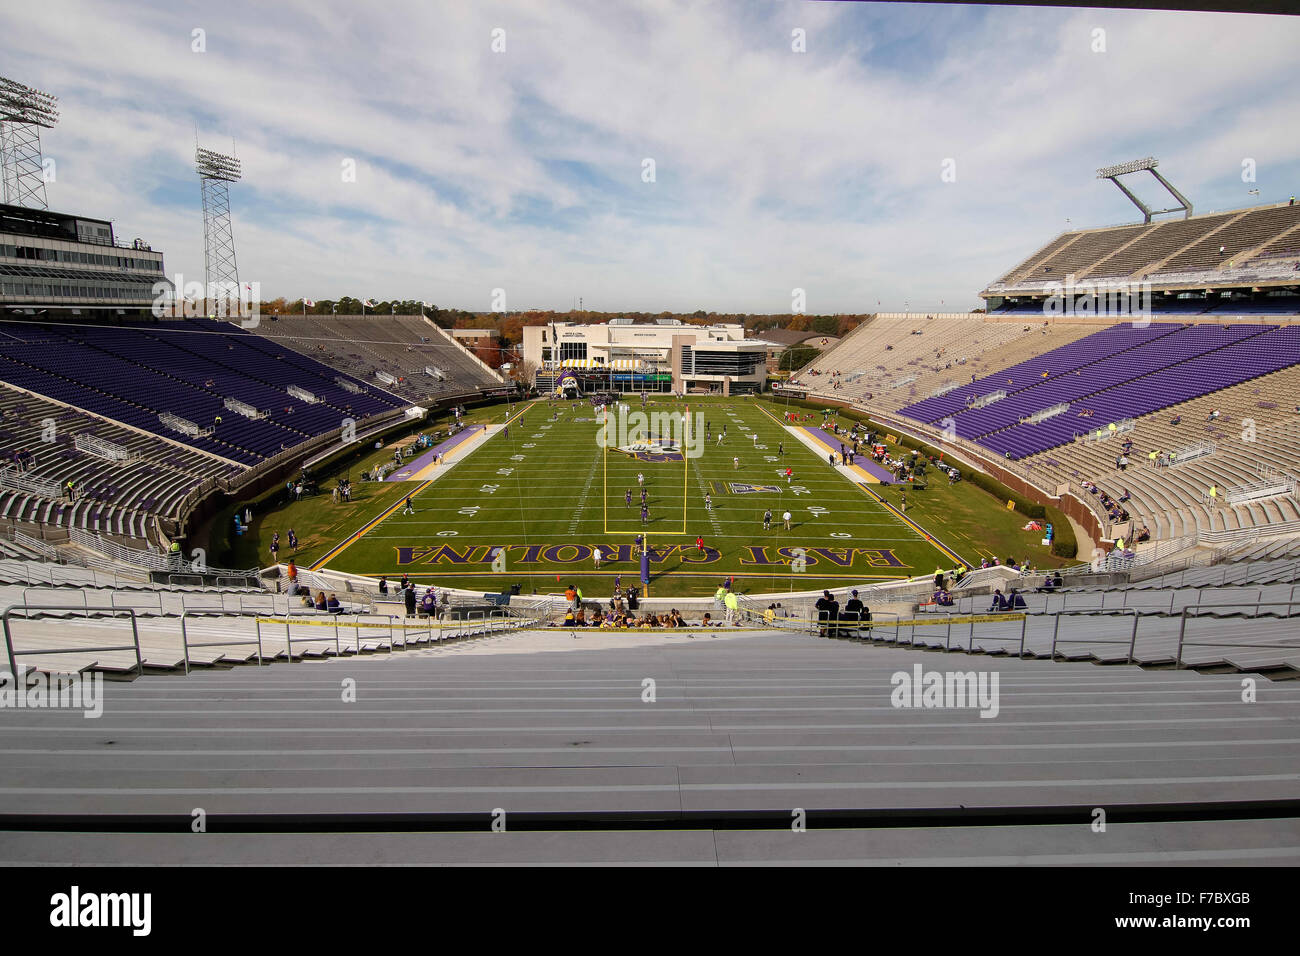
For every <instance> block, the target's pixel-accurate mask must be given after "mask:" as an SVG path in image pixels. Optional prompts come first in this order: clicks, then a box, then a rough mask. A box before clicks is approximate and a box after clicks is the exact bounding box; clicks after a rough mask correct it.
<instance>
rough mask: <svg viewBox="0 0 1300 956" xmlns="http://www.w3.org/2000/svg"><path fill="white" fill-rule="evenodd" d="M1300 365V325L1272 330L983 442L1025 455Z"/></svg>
mask: <svg viewBox="0 0 1300 956" xmlns="http://www.w3.org/2000/svg"><path fill="white" fill-rule="evenodd" d="M1251 328H1253V329H1255V330H1256V331H1258V329H1259V327H1258V326H1252V327H1251ZM1296 364H1300V326H1287V327H1285V328H1280V329H1272V330H1270V331H1266V332H1264V333H1262V334H1258V335H1253V336H1250V337H1243V338H1241V339H1240V340H1239V341H1238V342H1236V343H1235V344H1232V345H1228V346H1226V347H1224V348H1222V349H1218V350H1216V351H1213V352H1207V353H1205V354H1203V355H1200V356H1197V357H1195V358H1192V359H1190V360H1187V361H1182V362H1180V363H1179V364H1177V365H1170V366H1169V367H1167V368H1163V369H1160V370H1158V371H1156V372H1153V373H1152V374H1150V375H1146V376H1144V377H1142V378H1139V379H1135V380H1133V381H1129V382H1125V383H1124V384H1122V385H1118V386H1116V387H1114V388H1110V389H1107V390H1105V391H1103V392H1098V393H1097V394H1095V395H1090V396H1088V397H1087V399H1085V400H1083V401H1080V402H1077V403H1075V404H1073V405H1071V407H1070V411H1068V412H1066V413H1065V414H1064V415H1061V416H1059V417H1057V418H1049V419H1048V420H1047V421H1045V422H1040V423H1038V424H1036V425H1017V426H1015V427H1012V428H1007V429H1005V430H1003V431H999V432H995V433H994V434H992V435H987V436H985V437H984V438H981V439H980V442H979V443H980V444H981V445H983V446H984V447H986V448H988V449H990V450H992V451H995V452H998V453H999V454H1008V453H1009V454H1010V455H1011V456H1012V457H1013V458H1023V457H1025V456H1026V455H1032V454H1035V453H1037V452H1040V451H1044V450H1046V449H1048V448H1055V447H1056V446H1057V445H1063V444H1065V443H1066V442H1070V441H1073V440H1074V437H1075V435H1076V434H1084V433H1086V432H1088V431H1096V430H1097V429H1098V428H1105V427H1106V425H1107V424H1109V423H1110V422H1114V421H1117V420H1119V419H1123V418H1135V417H1137V416H1138V415H1147V414H1150V413H1151V412H1157V411H1159V410H1160V409H1162V408H1168V407H1169V406H1171V405H1176V404H1178V403H1179V402H1185V401H1188V400H1190V399H1193V398H1198V397H1200V396H1201V395H1206V394H1209V393H1210V392H1216V391H1218V390H1219V389H1222V388H1228V387H1230V386H1233V385H1239V384H1241V383H1242V382H1246V381H1249V380H1250V379H1252V378H1257V377H1258V376H1260V375H1267V374H1268V373H1270V372H1277V371H1280V370H1281V369H1284V368H1289V367H1290V366H1292V365H1296ZM1084 408H1086V409H1090V410H1091V411H1092V412H1093V415H1092V416H1091V417H1089V418H1079V417H1078V412H1079V410H1081V409H1084ZM1117 454H1118V452H1117Z"/></svg>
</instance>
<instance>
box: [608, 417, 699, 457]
mask: <svg viewBox="0 0 1300 956" xmlns="http://www.w3.org/2000/svg"><path fill="white" fill-rule="evenodd" d="M596 444H597V445H599V446H600V447H601V448H614V449H617V450H618V451H621V452H623V453H624V454H625V455H631V456H632V457H634V458H638V459H640V460H641V461H682V460H683V458H684V457H685V458H699V457H701V456H702V455H703V454H704V416H703V415H702V414H701V413H699V412H696V413H695V419H694V420H693V421H692V420H691V419H690V412H689V411H688V412H686V413H685V414H682V413H679V412H651V413H649V414H646V413H645V412H630V411H628V410H627V407H626V406H624V405H620V406H619V407H618V410H617V411H610V409H609V407H608V406H606V409H605V414H604V417H603V419H602V424H601V426H600V429H599V431H597V433H596ZM645 455H649V456H651V457H648V458H647V457H643V456H645ZM661 456H663V457H661Z"/></svg>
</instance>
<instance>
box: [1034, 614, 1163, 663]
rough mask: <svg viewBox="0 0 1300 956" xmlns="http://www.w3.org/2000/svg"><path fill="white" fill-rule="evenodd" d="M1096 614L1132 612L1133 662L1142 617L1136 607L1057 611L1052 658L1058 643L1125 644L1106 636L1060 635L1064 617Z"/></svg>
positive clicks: (1130, 657)
mask: <svg viewBox="0 0 1300 956" xmlns="http://www.w3.org/2000/svg"><path fill="white" fill-rule="evenodd" d="M1096 614H1120V615H1126V614H1132V615H1133V631H1132V633H1131V634H1130V635H1129V640H1128V663H1130V664H1132V663H1133V654H1134V649H1135V648H1136V647H1137V633H1138V621H1139V620H1140V618H1141V612H1140V611H1138V609H1137V608H1135V607H1130V608H1120V609H1112V610H1109V611H1103V610H1101V609H1100V608H1095V609H1086V608H1084V609H1080V610H1077V611H1065V610H1061V611H1057V612H1055V614H1053V615H1052V616H1053V617H1054V618H1055V619H1056V620H1055V621H1054V622H1053V623H1052V660H1056V645H1057V644H1058V643H1060V644H1123V643H1124V642H1123V641H1112V640H1107V639H1106V638H1096V637H1090V638H1083V637H1076V638H1063V637H1061V636H1060V634H1061V618H1062V617H1076V616H1077V617H1082V616H1084V615H1096ZM1021 647H1022V650H1021V656H1022V657H1023V656H1024V652H1023V645H1022V646H1021Z"/></svg>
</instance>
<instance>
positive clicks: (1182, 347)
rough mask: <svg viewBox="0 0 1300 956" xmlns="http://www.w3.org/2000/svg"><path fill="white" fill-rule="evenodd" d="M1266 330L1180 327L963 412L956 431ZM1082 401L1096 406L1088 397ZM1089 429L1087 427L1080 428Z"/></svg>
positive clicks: (1001, 422) (993, 426)
mask: <svg viewBox="0 0 1300 956" xmlns="http://www.w3.org/2000/svg"><path fill="white" fill-rule="evenodd" d="M1263 331H1264V327H1263V326H1258V325H1254V326H1223V325H1195V326H1189V327H1187V328H1183V329H1179V330H1178V331H1176V332H1174V333H1172V334H1170V335H1164V336H1161V337H1160V338H1158V339H1155V340H1152V341H1149V342H1145V343H1143V344H1142V345H1139V346H1135V347H1134V348H1131V349H1125V350H1124V351H1122V352H1117V353H1115V354H1114V355H1111V356H1108V357H1107V358H1106V359H1104V360H1103V361H1100V362H1094V363H1092V364H1090V365H1085V366H1083V367H1081V368H1078V369H1075V370H1074V371H1073V372H1070V373H1067V374H1065V375H1057V376H1055V377H1052V378H1047V379H1043V380H1042V381H1041V382H1040V384H1038V385H1032V386H1030V387H1029V388H1025V389H1021V390H1020V391H1018V392H1015V393H1013V394H1009V395H1008V396H1007V397H1006V398H1004V399H1002V400H1001V401H999V402H994V403H993V404H992V405H989V406H987V407H985V408H975V409H971V410H969V411H965V412H961V413H959V414H958V415H957V416H956V419H955V420H956V431H957V435H958V437H960V438H969V439H976V438H981V437H983V436H984V435H988V434H990V433H991V432H995V431H999V430H1000V429H1003V428H1010V427H1011V426H1013V425H1015V424H1017V423H1018V422H1019V421H1020V420H1021V419H1022V418H1027V417H1028V416H1030V415H1033V414H1034V413H1035V412H1040V411H1042V410H1043V409H1045V408H1051V407H1052V406H1054V405H1060V404H1062V403H1063V402H1073V401H1075V400H1076V399H1082V398H1083V397H1084V396H1089V395H1094V394H1096V393H1097V392H1101V391H1104V390H1106V389H1108V388H1112V387H1114V386H1116V385H1119V384H1122V383H1123V382H1128V381H1132V380H1133V379H1135V378H1139V377H1141V376H1143V375H1149V374H1150V373H1152V372H1154V371H1156V370H1158V369H1161V368H1164V367H1166V366H1168V365H1172V364H1173V363H1175V362H1185V361H1187V360H1189V359H1193V358H1195V357H1196V356H1198V355H1203V354H1204V353H1206V352H1210V351H1213V350H1214V349H1219V348H1222V347H1224V346H1225V345H1231V344H1232V343H1234V342H1237V341H1240V340H1241V339H1244V338H1248V337H1250V336H1255V335H1259V334H1261V333H1262V332H1263ZM1082 404H1083V405H1085V406H1086V407H1088V408H1091V407H1092V406H1091V405H1089V404H1088V403H1087V402H1083V403H1082ZM1094 417H1095V416H1094ZM1049 421H1050V419H1049ZM1086 430H1087V429H1086V427H1085V428H1080V429H1079V431H1086Z"/></svg>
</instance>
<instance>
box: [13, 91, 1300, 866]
mask: <svg viewBox="0 0 1300 956" xmlns="http://www.w3.org/2000/svg"><path fill="white" fill-rule="evenodd" d="M66 125H67V122H66V118H64V119H63V120H62V121H61V118H60V114H59V100H58V97H57V96H56V95H55V94H53V93H48V92H44V91H43V90H41V89H38V88H36V87H35V86H30V85H27V84H26V82H25V81H24V82H19V80H14V79H0V132H2V133H3V138H4V143H5V144H6V145H5V150H4V152H3V162H4V170H3V172H4V179H3V184H4V194H3V202H0V457H2V458H3V467H2V468H0V519H3V520H2V521H0V591H2V592H3V594H2V595H0V597H3V607H4V610H3V628H4V634H5V643H6V648H5V650H6V655H7V659H6V662H5V667H6V668H7V671H6V673H5V674H4V679H3V686H0V704H2V705H3V706H0V741H2V748H3V759H0V778H2V779H3V784H2V785H0V819H2V821H3V822H2V824H0V862H3V863H5V864H7V865H19V866H31V865H48V864H59V865H115V866H122V865H160V866H169V865H182V864H190V863H201V864H207V865H230V866H258V865H283V864H309V865H310V864H330V863H332V862H336V861H337V860H338V859H339V858H340V856H342V857H344V858H347V859H354V860H362V861H366V862H369V863H376V864H461V863H470V864H521V863H522V864H538V865H579V864H583V865H591V864H595V865H606V864H617V863H632V864H641V865H669V864H671V865H696V864H700V865H710V866H715V865H719V864H722V865H745V864H760V863H765V864H795V865H814V864H838V865H888V866H904V865H906V866H918V865H919V866H969V865H981V866H1018V865H1031V866H1172V865H1184V866H1185V865H1191V866H1271V865H1292V866H1293V865H1296V864H1297V863H1300V772H1297V767H1300V736H1292V734H1293V733H1294V732H1295V729H1296V727H1297V721H1298V720H1300V680H1296V678H1297V677H1300V630H1297V627H1296V618H1297V616H1300V593H1298V590H1297V589H1298V588H1300V498H1298V497H1297V482H1298V481H1300V205H1297V203H1296V201H1295V198H1294V197H1293V196H1289V195H1286V194H1283V193H1278V192H1277V190H1276V189H1275V190H1273V192H1274V193H1275V195H1272V196H1271V197H1270V196H1268V195H1265V196H1259V197H1256V198H1253V199H1252V201H1250V202H1248V203H1240V204H1239V205H1237V206H1236V207H1235V208H1228V209H1218V210H1214V211H1198V210H1197V209H1196V208H1194V205H1193V202H1192V199H1189V198H1188V196H1187V195H1185V193H1187V194H1191V195H1192V198H1193V199H1194V198H1195V196H1194V191H1193V190H1191V189H1187V190H1182V189H1180V188H1179V187H1178V186H1177V185H1175V184H1176V183H1177V181H1178V179H1179V173H1178V168H1177V166H1176V165H1175V164H1174V163H1165V164H1164V165H1162V164H1161V163H1160V161H1159V160H1158V159H1156V158H1153V157H1147V158H1143V159H1138V160H1134V161H1131V162H1124V163H1122V164H1120V165H1117V166H1109V167H1102V168H1100V169H1098V170H1097V171H1096V178H1097V179H1098V180H1102V181H1103V182H1096V183H1092V184H1091V185H1090V186H1089V188H1090V189H1092V190H1095V191H1096V192H1097V193H1100V192H1102V191H1107V190H1109V189H1110V188H1111V187H1110V185H1108V184H1110V183H1113V184H1114V185H1115V186H1118V187H1119V188H1120V189H1121V190H1122V192H1123V194H1124V196H1125V197H1126V198H1127V199H1131V200H1132V202H1133V204H1134V205H1136V207H1137V210H1136V212H1135V213H1133V215H1132V216H1131V217H1130V219H1129V221H1128V222H1126V223H1123V224H1117V225H1112V224H1103V223H1100V222H1094V223H1091V224H1089V222H1088V219H1087V215H1086V213H1085V212H1084V211H1079V212H1077V213H1076V214H1075V215H1076V218H1078V219H1079V224H1077V225H1076V224H1074V223H1071V224H1070V225H1069V226H1068V227H1067V228H1065V229H1063V230H1059V231H1056V232H1053V231H1051V230H1046V231H1043V232H1041V233H1040V234H1039V235H1038V237H1037V240H1036V245H1035V246H1033V247H1032V248H1028V247H1026V248H1024V249H1019V250H1017V251H1016V252H1015V253H1014V254H1012V255H1008V256H1006V257H1005V258H1004V259H1002V260H1001V261H1000V262H999V263H998V264H997V268H996V271H994V270H990V272H989V274H988V277H987V279H986V281H985V282H984V284H983V285H982V286H981V287H972V288H970V289H968V290H967V293H968V296H969V297H971V300H972V301H978V302H979V303H980V304H979V305H978V306H972V307H971V308H969V309H968V310H966V311H935V310H933V309H929V310H916V309H908V310H904V311H884V310H876V311H871V312H869V313H864V314H863V316H862V317H861V318H860V321H854V322H852V323H848V326H846V327H844V328H842V329H838V330H836V331H835V332H833V333H832V332H826V331H825V330H820V329H819V330H817V331H813V330H812V327H809V326H807V325H800V324H799V323H798V322H796V321H794V320H795V319H796V318H797V316H796V315H793V314H792V315H791V316H789V317H788V319H789V321H787V319H781V320H780V321H779V322H778V321H775V320H774V321H772V322H769V323H766V325H763V326H761V327H756V326H755V325H754V324H753V323H746V322H745V321H742V320H739V319H735V318H731V317H726V316H714V315H704V314H703V313H700V315H699V316H694V317H693V316H691V315H689V314H684V315H682V316H674V317H658V318H655V317H644V316H632V315H628V314H620V313H607V314H600V315H597V314H593V313H590V312H585V311H583V310H580V309H575V310H572V311H569V312H567V313H566V312H558V313H547V314H545V315H543V316H541V317H537V316H531V317H530V316H527V315H522V313H519V315H520V316H522V318H521V323H520V324H521V328H520V329H519V333H520V334H519V335H518V336H517V337H516V338H512V339H509V340H507V339H506V338H503V337H500V336H499V335H498V332H497V329H498V325H497V324H495V323H497V322H498V320H499V319H500V318H503V317H505V313H507V310H505V309H504V308H503V309H495V308H494V309H492V310H491V311H489V310H486V309H484V310H482V311H480V312H475V313H469V312H467V313H464V321H463V322H455V323H453V322H451V321H450V320H449V319H448V317H447V312H446V310H445V309H444V310H439V309H438V308H437V307H435V306H433V305H432V304H431V303H429V302H423V301H417V300H403V301H399V300H396V299H394V300H391V301H390V300H373V299H362V300H354V299H347V298H339V299H335V300H330V299H326V298H325V296H324V293H323V292H322V293H321V294H320V295H321V299H320V301H315V300H312V299H310V298H302V299H298V300H294V301H290V302H289V303H288V304H287V306H286V305H285V304H283V302H281V304H280V305H277V306H274V307H270V306H268V304H267V303H269V302H270V301H271V300H270V298H269V297H268V296H265V295H263V294H262V291H261V290H260V289H259V288H258V287H257V285H256V284H255V283H251V282H246V281H244V280H243V279H241V276H248V275H252V274H254V273H255V272H256V271H257V268H258V267H257V265H255V264H254V263H253V262H252V261H251V260H250V259H249V258H248V257H242V258H240V259H238V260H237V259H236V256H235V245H234V243H235V238H236V237H237V235H238V229H239V219H240V214H241V206H240V204H241V201H242V199H241V197H242V196H243V193H242V192H241V190H242V189H244V188H245V185H246V184H244V183H243V182H242V180H243V178H244V176H245V174H248V175H250V177H251V176H252V175H253V174H252V172H251V170H250V169H246V168H245V162H246V161H241V160H240V159H238V158H236V156H235V155H234V153H233V151H232V152H231V153H224V152H216V151H214V150H211V149H208V148H207V147H205V146H202V145H199V146H197V147H196V152H195V154H194V165H193V167H192V168H187V169H183V170H173V171H171V173H169V175H173V174H174V175H176V176H178V177H180V176H188V177H191V181H192V178H193V177H194V176H195V175H196V174H197V177H198V179H199V184H200V187H201V199H202V205H201V226H200V207H199V204H198V202H193V203H192V205H193V206H194V210H193V223H192V225H191V228H192V229H193V231H194V233H195V237H196V238H195V241H196V243H197V238H198V236H199V235H200V229H201V236H202V240H203V254H204V262H205V265H206V271H205V275H204V277H203V279H204V281H203V282H202V283H197V282H186V281H185V279H184V277H182V276H179V275H173V274H172V273H170V272H169V271H168V268H167V266H166V265H165V250H159V249H155V248H153V247H152V246H151V244H150V243H149V242H147V241H145V240H143V239H139V238H134V239H131V240H128V239H127V238H126V236H127V235H131V233H130V232H122V231H120V230H122V229H127V230H133V229H135V228H137V227H136V226H133V225H132V217H131V212H132V210H131V209H130V208H129V207H128V208H118V207H117V206H114V208H112V209H107V208H98V207H96V206H95V205H94V204H93V203H91V204H87V208H84V209H79V208H67V207H66V206H65V205H64V204H65V201H71V200H65V198H64V197H65V195H68V196H74V195H85V192H84V190H82V191H79V192H76V193H73V192H72V190H71V189H70V188H65V187H64V186H63V185H62V184H61V183H59V182H57V181H49V180H48V179H45V178H43V177H42V170H43V169H44V168H45V167H44V165H43V162H42V149H43V148H44V149H45V150H46V151H47V152H48V151H49V149H50V148H51V146H52V145H53V144H55V143H59V142H60V139H59V138H60V137H61V136H64V135H70V134H68V133H66V131H65V127H66ZM75 133H76V136H78V137H79V136H83V135H85V133H86V130H84V129H79V130H76V131H75ZM42 141H44V142H42ZM1110 158H1112V159H1118V158H1122V157H1116V156H1111V157H1110ZM1135 177H1136V178H1142V177H1152V178H1153V179H1154V180H1155V181H1158V184H1159V185H1160V187H1161V188H1163V189H1164V190H1165V191H1166V192H1167V193H1168V195H1169V196H1172V197H1173V201H1174V206H1173V207H1172V208H1170V209H1162V210H1156V209H1153V208H1151V205H1150V204H1148V203H1146V202H1144V201H1142V200H1140V199H1139V198H1138V197H1137V196H1136V195H1135V194H1134V193H1133V192H1131V191H1130V188H1129V187H1130V185H1131V184H1132V183H1133V182H1134V178H1135ZM1148 181H1149V180H1148ZM47 182H48V183H49V185H48V188H47ZM1061 184H1062V188H1064V187H1065V186H1066V185H1068V186H1069V188H1071V189H1073V187H1074V185H1075V184H1074V183H1068V184H1067V183H1066V182H1065V180H1064V178H1062V179H1061ZM1256 192H1259V190H1256ZM1265 192H1266V193H1267V190H1265ZM196 198H197V197H196ZM56 209H63V210H64V211H61V212H60V211H55V210H56ZM110 212H112V213H115V214H120V216H121V219H120V221H121V222H122V223H123V225H121V226H119V225H117V224H116V223H117V222H118V220H111V219H109V218H105V217H106V216H107V215H108V214H109V213H110ZM232 223H233V224H234V225H233V227H232ZM237 263H238V265H237ZM241 270H242V271H241ZM912 298H913V299H915V300H917V301H920V300H921V299H922V298H923V296H922V295H921V293H920V292H914V293H913V294H912ZM496 313H500V315H498V314H496ZM787 325H788V326H789V327H788V328H787ZM827 328H829V326H827ZM792 330H793V331H792ZM808 343H812V344H811V345H809V344H808ZM822 343H825V344H822ZM88 717H93V718H94V719H93V720H88V719H86V718H88ZM196 808H201V809H196ZM198 814H201V816H202V818H203V821H204V822H203V827H204V832H205V833H206V836H205V838H204V840H203V843H202V847H201V848H196V844H194V843H193V842H192V841H193V836H192V834H193V833H195V832H198V831H197V830H196V829H195V827H196V826H197V824H196V823H195V820H196V819H197V816H196V815H198ZM792 821H793V823H792ZM561 837H562V839H561Z"/></svg>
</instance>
